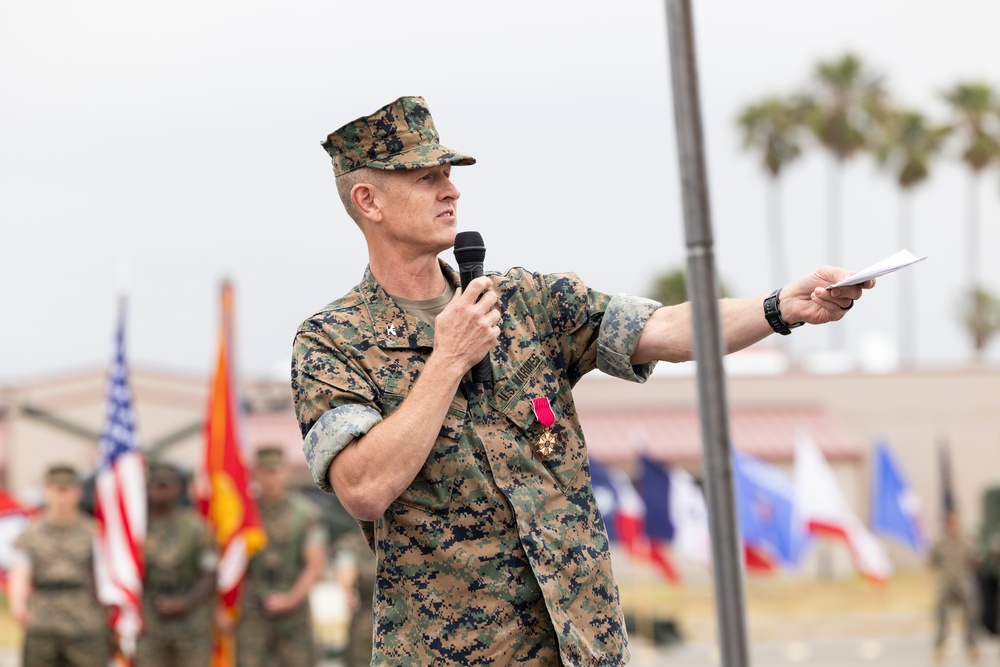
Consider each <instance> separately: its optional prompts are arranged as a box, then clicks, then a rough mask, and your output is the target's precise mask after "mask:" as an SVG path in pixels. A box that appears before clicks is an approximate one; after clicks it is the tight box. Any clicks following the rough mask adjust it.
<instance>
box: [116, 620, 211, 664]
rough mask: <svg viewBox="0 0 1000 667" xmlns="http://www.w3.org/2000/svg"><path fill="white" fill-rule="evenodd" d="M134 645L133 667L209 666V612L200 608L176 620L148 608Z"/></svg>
mask: <svg viewBox="0 0 1000 667" xmlns="http://www.w3.org/2000/svg"><path fill="white" fill-rule="evenodd" d="M145 623H146V624H145V628H144V629H143V633H142V636H141V637H139V643H138V645H137V646H136V654H135V667H179V666H180V665H184V667H209V666H210V665H211V664H212V642H213V637H212V613H211V611H210V610H209V609H208V608H199V609H196V610H194V611H193V612H191V613H190V614H188V615H187V616H184V617H182V618H176V619H163V618H160V617H159V616H157V615H156V613H155V612H153V613H150V611H149V610H148V609H147V611H146V620H145Z"/></svg>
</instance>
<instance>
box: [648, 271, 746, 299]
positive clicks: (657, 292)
mask: <svg viewBox="0 0 1000 667" xmlns="http://www.w3.org/2000/svg"><path fill="white" fill-rule="evenodd" d="M719 291H720V292H721V296H722V297H728V296H729V291H728V290H727V289H726V286H725V285H724V284H723V283H722V281H719ZM649 298H650V299H655V300H656V301H659V302H660V303H662V304H663V305H664V306H676V305H677V304H679V303H684V302H686V301H687V300H688V294H687V274H686V273H685V271H684V269H671V270H669V271H667V272H666V273H663V274H661V275H659V276H657V277H656V278H655V279H654V281H653V288H652V290H651V294H650V295H649Z"/></svg>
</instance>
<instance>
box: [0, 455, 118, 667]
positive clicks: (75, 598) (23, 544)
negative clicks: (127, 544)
mask: <svg viewBox="0 0 1000 667" xmlns="http://www.w3.org/2000/svg"><path fill="white" fill-rule="evenodd" d="M82 493H83V492H82V489H81V486H80V479H79V477H78V475H77V472H76V470H75V469H74V468H73V467H71V466H68V465H54V466H52V467H50V468H49V469H48V471H47V472H46V473H45V510H44V512H43V513H42V515H41V517H40V518H38V519H37V520H35V521H33V522H32V523H31V525H30V526H28V528H27V529H26V530H25V531H24V533H22V534H21V535H20V536H19V537H18V539H17V542H16V543H15V545H14V555H13V558H12V561H11V569H10V583H9V599H10V608H11V612H12V613H13V614H14V618H15V619H17V621H18V622H19V623H20V624H21V626H22V627H23V628H24V629H25V635H24V663H23V664H24V667H52V666H53V665H66V666H67V667H107V664H108V652H109V647H110V642H109V640H110V636H109V632H110V631H109V628H108V614H107V610H106V609H105V608H104V607H103V606H101V604H100V603H99V602H98V601H97V593H96V589H95V585H94V559H93V554H94V525H93V522H92V521H91V519H90V518H89V517H86V516H84V515H83V514H82V513H81V512H80V509H79V504H80V498H81V496H82Z"/></svg>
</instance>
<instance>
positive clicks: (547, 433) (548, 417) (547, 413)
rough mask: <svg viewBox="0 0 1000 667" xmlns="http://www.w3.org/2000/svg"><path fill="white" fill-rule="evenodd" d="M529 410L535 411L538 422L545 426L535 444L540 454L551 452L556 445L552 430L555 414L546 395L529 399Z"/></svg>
mask: <svg viewBox="0 0 1000 667" xmlns="http://www.w3.org/2000/svg"><path fill="white" fill-rule="evenodd" d="M531 410H532V411H533V412H534V413H535V418H536V419H537V420H538V423H539V424H541V425H542V426H544V427H545V430H544V431H543V432H542V434H541V435H540V436H538V442H536V443H535V446H536V447H537V448H538V449H537V451H538V453H539V454H541V455H542V456H548V455H549V454H551V453H552V452H553V450H554V449H555V445H556V435H555V433H553V432H552V425H553V424H555V423H556V416H555V414H554V413H553V412H552V406H551V405H550V404H549V399H548V397H546V396H542V397H540V398H533V399H531Z"/></svg>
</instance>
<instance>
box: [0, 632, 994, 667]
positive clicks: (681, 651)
mask: <svg viewBox="0 0 1000 667" xmlns="http://www.w3.org/2000/svg"><path fill="white" fill-rule="evenodd" d="M632 653H633V656H632V662H631V663H629V666H630V667H664V666H667V667H714V666H716V665H720V659H719V653H718V651H717V650H716V649H715V646H714V645H713V644H708V643H706V642H700V641H694V642H684V643H681V644H679V645H673V646H669V647H665V648H663V647H655V646H653V645H651V644H649V643H647V642H644V641H642V640H636V641H633V642H632ZM979 658H980V659H979V663H978V664H979V665H1000V643H998V642H997V640H996V639H994V638H988V639H984V640H983V641H982V642H981V645H980V657H979ZM749 664H750V665H754V666H755V667H783V666H785V665H809V667H859V666H861V667H863V666H864V665H878V666H879V667H925V666H926V667H932V666H933V665H935V663H934V662H933V661H932V659H931V652H930V644H929V642H928V640H927V639H926V638H923V637H885V638H880V639H851V638H844V639H813V640H808V641H801V642H778V641H759V642H755V643H753V644H752V645H751V647H750V663H749ZM966 664H971V663H969V662H967V661H966V656H965V654H964V652H963V651H962V650H961V646H959V645H958V644H957V643H955V642H951V643H949V644H948V645H947V655H946V657H945V660H944V662H942V663H940V666H941V667H958V666H959V665H966ZM18 665H19V660H18V656H17V653H16V651H14V650H12V649H9V648H7V649H0V667H18ZM321 667H342V666H341V663H340V661H338V660H328V661H325V662H323V663H322V665H321Z"/></svg>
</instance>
